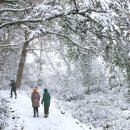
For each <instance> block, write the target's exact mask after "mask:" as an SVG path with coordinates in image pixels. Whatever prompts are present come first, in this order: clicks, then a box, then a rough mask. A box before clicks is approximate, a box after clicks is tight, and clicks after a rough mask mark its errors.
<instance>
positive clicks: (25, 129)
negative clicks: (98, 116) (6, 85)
mask: <svg viewBox="0 0 130 130" xmlns="http://www.w3.org/2000/svg"><path fill="white" fill-rule="evenodd" d="M1 97H3V98H4V99H6V100H7V104H8V114H9V116H8V119H7V121H6V122H7V123H6V127H5V128H4V130H95V129H94V128H93V127H92V126H86V125H85V124H81V123H80V122H79V121H78V120H76V119H74V118H72V117H71V114H70V113H69V112H65V113H64V112H62V111H61V110H60V109H59V108H58V106H57V99H55V98H53V97H52V99H51V106H50V114H49V117H48V118H44V108H43V106H42V105H41V106H40V107H39V117H36V118H34V117H33V109H32V104H31V99H30V95H28V94H27V93H25V92H24V91H20V92H18V97H17V99H14V97H13V98H10V91H8V90H5V91H1ZM96 130H101V129H100V128H99V129H97V128H96Z"/></svg>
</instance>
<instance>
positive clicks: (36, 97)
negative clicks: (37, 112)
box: [31, 92, 40, 107]
mask: <svg viewBox="0 0 130 130" xmlns="http://www.w3.org/2000/svg"><path fill="white" fill-rule="evenodd" d="M31 100H32V107H39V101H40V95H39V93H38V92H33V93H32V95H31Z"/></svg>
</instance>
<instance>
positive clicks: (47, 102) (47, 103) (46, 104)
mask: <svg viewBox="0 0 130 130" xmlns="http://www.w3.org/2000/svg"><path fill="white" fill-rule="evenodd" d="M50 99H51V97H50V94H49V93H48V92H44V93H43V98H42V101H41V104H43V102H44V107H49V106H50Z"/></svg>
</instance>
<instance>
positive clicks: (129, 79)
mask: <svg viewBox="0 0 130 130" xmlns="http://www.w3.org/2000/svg"><path fill="white" fill-rule="evenodd" d="M126 72H127V81H128V92H130V65H129V64H127V65H126Z"/></svg>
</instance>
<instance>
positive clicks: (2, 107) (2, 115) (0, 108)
mask: <svg viewBox="0 0 130 130" xmlns="http://www.w3.org/2000/svg"><path fill="white" fill-rule="evenodd" d="M8 114H9V113H8V107H7V101H6V100H5V99H4V98H2V97H1V95H0V130H3V129H4V128H5V127H7V123H6V121H7V117H8Z"/></svg>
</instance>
